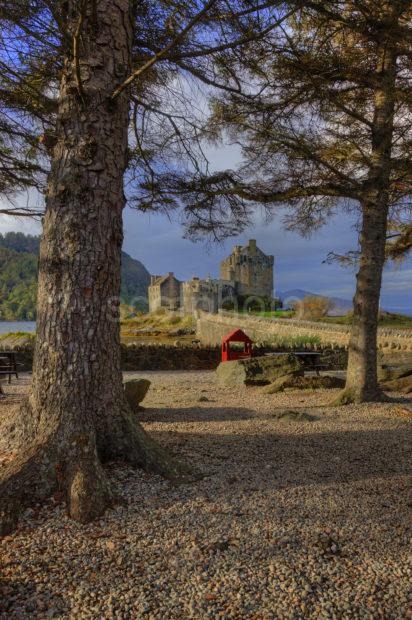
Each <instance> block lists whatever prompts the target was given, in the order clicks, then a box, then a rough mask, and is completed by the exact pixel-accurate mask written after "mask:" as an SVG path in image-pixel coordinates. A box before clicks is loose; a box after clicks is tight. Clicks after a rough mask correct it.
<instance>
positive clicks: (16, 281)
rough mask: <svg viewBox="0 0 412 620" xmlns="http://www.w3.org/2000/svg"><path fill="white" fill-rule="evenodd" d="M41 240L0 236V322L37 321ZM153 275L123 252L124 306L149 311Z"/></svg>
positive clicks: (6, 235) (10, 234)
mask: <svg viewBox="0 0 412 620" xmlns="http://www.w3.org/2000/svg"><path fill="white" fill-rule="evenodd" d="M39 243H40V238H39V237H35V236H33V235H24V234H23V233H16V232H9V233H6V234H4V235H2V234H0V320H2V321H32V320H35V318H36V293H37V260H38V258H37V257H38V252H39ZM149 284H150V274H149V272H148V271H147V269H146V267H145V266H144V265H143V264H142V263H141V262H139V261H138V260H135V259H134V258H132V257H131V256H129V255H128V254H126V252H122V289H121V301H122V303H125V304H128V305H133V306H136V307H137V308H138V309H139V310H140V309H141V310H145V309H146V303H145V301H144V300H145V299H146V298H147V287H148V286H149Z"/></svg>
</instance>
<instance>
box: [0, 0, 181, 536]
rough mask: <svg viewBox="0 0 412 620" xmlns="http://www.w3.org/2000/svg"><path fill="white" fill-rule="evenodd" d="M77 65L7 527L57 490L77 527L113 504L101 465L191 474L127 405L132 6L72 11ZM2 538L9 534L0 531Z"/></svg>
mask: <svg viewBox="0 0 412 620" xmlns="http://www.w3.org/2000/svg"><path fill="white" fill-rule="evenodd" d="M67 4H68V5H69V8H68V19H67V23H68V24H69V27H70V29H71V32H72V34H73V41H74V49H76V47H77V50H78V51H77V54H68V56H67V58H66V59H65V62H64V67H63V75H62V79H61V85H60V98H59V114H58V122H57V131H56V138H57V142H56V145H55V148H54V154H53V162H52V168H51V173H50V178H49V186H48V196H47V205H46V214H45V218H44V229H43V238H42V242H41V249H40V264H39V289H38V323H37V338H36V350H35V359H34V373H33V386H32V391H31V394H30V397H29V399H28V400H27V402H26V403H25V404H24V406H23V407H22V408H21V410H20V412H19V415H18V418H17V419H16V420H12V421H10V439H12V440H13V441H14V445H15V447H16V449H20V451H21V452H20V455H19V456H18V458H17V459H16V460H15V461H13V462H12V463H10V465H9V466H8V468H7V470H6V471H5V472H4V473H3V475H2V481H1V482H0V497H1V500H0V501H1V504H0V526H2V529H3V533H4V532H7V531H9V530H10V529H11V528H12V527H13V525H14V523H15V521H16V517H17V511H18V506H19V505H22V504H23V505H24V504H25V503H28V502H30V501H32V500H37V499H39V498H43V497H45V496H47V495H48V494H50V493H51V492H52V490H53V489H56V488H59V490H60V491H62V492H63V493H64V494H66V495H67V500H68V508H69V513H70V515H71V516H72V517H74V518H76V519H78V520H80V521H88V520H90V519H92V518H94V517H96V516H98V515H100V514H101V513H102V512H103V511H104V510H105V509H106V507H107V506H108V505H109V504H110V503H111V501H112V499H113V496H112V491H111V489H110V486H109V484H108V481H107V479H106V476H105V473H104V470H103V468H102V466H101V462H103V461H105V460H107V459H113V458H117V457H120V458H121V459H122V460H126V461H128V462H130V463H132V464H134V465H141V466H144V467H147V468H150V469H152V470H154V471H157V472H159V473H162V474H166V475H168V476H172V477H176V478H178V477H182V476H184V475H186V474H188V475H189V474H190V469H189V468H185V467H184V466H180V465H179V464H178V463H176V462H175V461H174V460H173V459H172V458H170V457H169V456H168V455H167V454H165V453H164V452H163V451H162V450H161V449H160V448H159V447H158V446H157V445H156V444H155V443H154V442H153V441H152V440H150V438H149V437H148V436H147V435H146V434H145V432H144V431H143V429H142V428H141V427H140V426H139V425H138V424H137V423H136V422H135V420H133V416H132V413H131V412H130V410H129V409H128V407H127V404H126V402H125V399H124V393H123V386H122V375H121V368H120V335H119V321H118V304H119V293H120V255H121V245H122V238H123V235H122V210H123V207H124V202H125V200H124V194H123V175H124V171H125V168H126V165H127V131H128V114H129V94H128V92H127V91H124V92H123V93H122V94H121V95H120V96H119V97H117V98H116V99H115V101H111V99H110V95H111V93H112V92H113V91H114V89H115V88H116V86H117V85H118V84H119V83H121V82H122V81H123V80H124V79H125V78H126V77H127V76H128V75H129V74H130V71H131V46H132V38H133V17H134V16H133V14H132V11H133V8H132V7H133V5H134V2H133V0H117V1H116V2H112V1H111V0H100V1H99V2H98V3H96V7H95V10H93V4H94V3H83V4H84V6H85V7H86V9H85V11H86V12H85V14H84V15H83V16H80V17H79V10H78V6H79V3H78V2H74V1H72V2H68V3H67ZM0 530H1V527H0Z"/></svg>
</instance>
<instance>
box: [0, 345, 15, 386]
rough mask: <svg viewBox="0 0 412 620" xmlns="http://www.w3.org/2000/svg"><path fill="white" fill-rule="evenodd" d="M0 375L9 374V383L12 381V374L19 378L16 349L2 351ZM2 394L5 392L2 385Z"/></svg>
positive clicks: (0, 355) (0, 352) (0, 353)
mask: <svg viewBox="0 0 412 620" xmlns="http://www.w3.org/2000/svg"><path fill="white" fill-rule="evenodd" d="M0 375H8V378H9V381H8V382H9V383H11V377H12V375H15V376H16V379H18V378H19V373H18V371H17V362H16V353H15V352H14V351H0ZM0 394H3V390H2V388H1V385H0Z"/></svg>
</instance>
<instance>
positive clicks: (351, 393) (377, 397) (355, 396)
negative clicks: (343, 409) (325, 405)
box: [331, 388, 391, 407]
mask: <svg viewBox="0 0 412 620" xmlns="http://www.w3.org/2000/svg"><path fill="white" fill-rule="evenodd" d="M390 400H391V399H390V398H389V397H388V396H386V394H384V392H383V391H382V390H381V389H380V388H377V389H376V390H374V391H368V392H365V391H363V390H357V389H356V388H345V389H343V390H342V391H341V392H340V393H339V394H338V396H337V398H335V399H334V400H333V401H332V402H331V405H332V406H333V407H338V406H341V405H351V404H355V405H358V404H361V403H382V402H390Z"/></svg>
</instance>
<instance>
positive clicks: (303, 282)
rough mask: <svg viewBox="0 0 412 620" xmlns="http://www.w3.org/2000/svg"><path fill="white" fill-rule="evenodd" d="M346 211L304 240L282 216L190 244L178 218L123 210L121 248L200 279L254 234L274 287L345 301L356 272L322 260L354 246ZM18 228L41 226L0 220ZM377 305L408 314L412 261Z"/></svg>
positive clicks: (152, 267)
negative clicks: (271, 265) (270, 258)
mask: <svg viewBox="0 0 412 620" xmlns="http://www.w3.org/2000/svg"><path fill="white" fill-rule="evenodd" d="M353 223H354V222H353V221H352V220H351V219H350V218H349V216H347V215H339V216H336V217H335V219H333V220H332V221H331V222H330V223H329V224H328V226H326V227H324V228H323V229H321V230H320V231H318V232H317V233H316V234H314V235H313V237H311V238H309V239H306V238H302V237H300V236H299V235H297V234H296V233H291V232H287V231H285V230H284V229H283V227H282V222H281V218H278V219H274V220H273V221H272V222H270V223H267V222H265V221H264V219H263V218H260V217H259V216H256V222H255V226H254V227H253V228H251V229H250V230H248V231H245V233H244V234H243V235H242V236H241V237H238V238H233V239H229V240H228V241H226V242H225V243H224V244H222V245H214V244H213V245H211V244H209V245H208V244H204V243H197V244H194V243H192V242H191V241H188V240H186V239H183V231H182V228H181V226H180V224H179V222H178V221H169V220H168V218H166V217H164V216H156V215H150V216H149V215H143V214H140V213H137V212H135V211H131V210H129V209H126V212H125V217H124V228H125V240H124V250H125V251H126V252H128V253H129V254H130V255H131V256H133V257H134V258H137V259H138V260H140V261H142V262H143V263H144V265H145V266H146V267H147V269H148V270H149V271H150V272H151V273H152V274H163V273H165V272H168V271H174V272H175V274H176V276H177V277H178V278H179V279H182V280H184V279H187V278H191V277H192V276H193V275H197V276H200V277H205V276H206V275H207V274H208V273H210V274H211V275H212V276H218V274H219V261H220V260H221V259H222V258H224V257H225V256H227V255H228V254H229V253H230V252H231V249H232V246H233V245H235V244H245V243H246V242H247V240H248V239H249V238H255V239H256V240H257V242H258V245H259V247H260V248H261V249H262V250H263V251H264V252H266V253H267V254H273V255H274V256H275V290H278V291H286V290H290V289H295V288H301V289H304V290H309V291H311V292H314V293H320V294H323V295H331V296H334V297H342V298H344V299H350V298H351V297H352V295H353V291H354V286H355V273H354V271H353V270H351V269H343V268H341V267H340V266H338V265H336V264H333V265H325V264H322V261H323V260H324V259H325V258H326V256H327V254H328V252H329V251H331V250H333V251H335V252H338V253H339V252H342V253H343V252H345V251H346V250H348V249H354V248H356V238H357V235H356V232H355V230H354V228H353ZM7 230H21V231H22V232H26V233H32V234H38V233H39V232H40V226H39V224H38V223H35V222H32V221H29V220H22V219H20V220H16V219H12V218H4V217H3V218H2V219H1V220H0V232H5V231H7ZM381 306H382V307H383V308H384V309H386V310H392V311H396V312H405V313H408V314H412V259H409V260H408V261H407V262H405V263H403V264H402V265H401V266H398V267H394V266H393V265H388V266H387V267H386V269H385V274H384V279H383V287H382V301H381Z"/></svg>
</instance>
